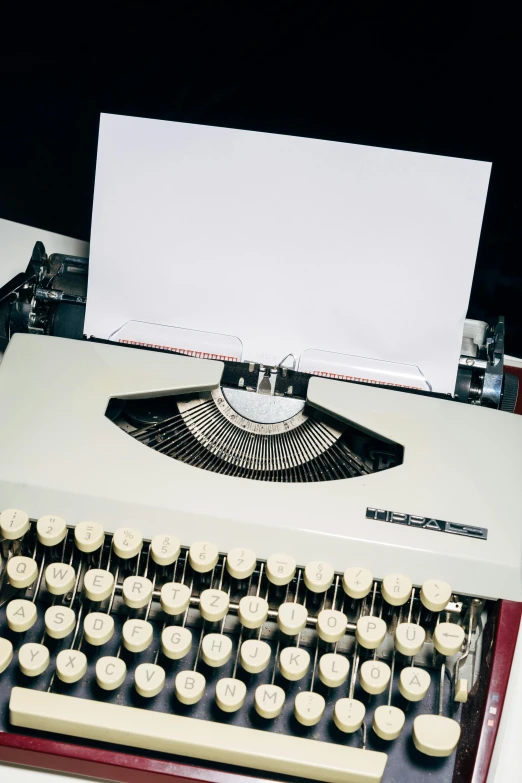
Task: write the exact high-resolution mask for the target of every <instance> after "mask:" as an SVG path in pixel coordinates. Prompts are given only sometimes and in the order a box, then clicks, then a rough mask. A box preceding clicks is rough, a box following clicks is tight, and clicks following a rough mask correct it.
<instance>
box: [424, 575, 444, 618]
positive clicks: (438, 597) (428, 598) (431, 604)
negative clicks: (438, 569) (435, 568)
mask: <svg viewBox="0 0 522 783" xmlns="http://www.w3.org/2000/svg"><path fill="white" fill-rule="evenodd" d="M451 592H452V591H451V585H449V584H448V583H447V582H441V581H440V580H439V579H427V580H426V581H425V582H424V584H423V585H422V588H421V592H420V599H421V601H422V603H423V605H424V606H425V607H426V609H429V610H430V612H442V611H443V610H444V609H445V608H446V606H447V605H448V602H449V601H450V599H451Z"/></svg>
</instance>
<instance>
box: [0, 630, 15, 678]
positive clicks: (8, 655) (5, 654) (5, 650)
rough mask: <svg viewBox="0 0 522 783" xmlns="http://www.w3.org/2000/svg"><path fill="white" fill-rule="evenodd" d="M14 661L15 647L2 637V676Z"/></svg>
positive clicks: (0, 643) (0, 663)
mask: <svg viewBox="0 0 522 783" xmlns="http://www.w3.org/2000/svg"><path fill="white" fill-rule="evenodd" d="M12 660H13V645H12V642H10V641H9V639H4V638H3V637H1V636H0V674H2V672H5V670H6V669H7V667H8V666H9V664H10V663H11V661H12Z"/></svg>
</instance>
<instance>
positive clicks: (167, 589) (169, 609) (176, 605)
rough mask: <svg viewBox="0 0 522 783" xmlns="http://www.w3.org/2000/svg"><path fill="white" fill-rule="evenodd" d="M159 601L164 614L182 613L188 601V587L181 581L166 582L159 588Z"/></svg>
mask: <svg viewBox="0 0 522 783" xmlns="http://www.w3.org/2000/svg"><path fill="white" fill-rule="evenodd" d="M160 601H161V608H162V609H163V611H164V612H165V614H171V615H178V614H183V612H184V611H185V610H186V609H187V607H188V605H189V603H190V588H189V587H188V586H187V585H183V584H181V582H166V583H165V584H164V585H163V587H162V588H161V594H160Z"/></svg>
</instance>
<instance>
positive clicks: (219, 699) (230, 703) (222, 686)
mask: <svg viewBox="0 0 522 783" xmlns="http://www.w3.org/2000/svg"><path fill="white" fill-rule="evenodd" d="M245 697H246V685H245V683H244V682H243V681H242V680H235V679H232V678H231V677H223V679H222V680H218V681H217V683H216V704H217V705H218V707H219V709H220V710H223V712H237V710H240V709H241V707H242V706H243V704H244V703H245Z"/></svg>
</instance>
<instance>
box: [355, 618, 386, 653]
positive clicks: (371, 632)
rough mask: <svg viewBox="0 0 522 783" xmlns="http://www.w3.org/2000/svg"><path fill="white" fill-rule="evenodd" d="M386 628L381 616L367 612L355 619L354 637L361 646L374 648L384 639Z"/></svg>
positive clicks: (369, 648)
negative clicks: (374, 615)
mask: <svg viewBox="0 0 522 783" xmlns="http://www.w3.org/2000/svg"><path fill="white" fill-rule="evenodd" d="M386 630H387V629H386V623H385V622H384V620H383V619H382V618H381V617H373V615H371V614H368V615H365V616H364V617H359V619H358V620H357V627H356V630H355V637H356V639H357V641H358V642H359V644H360V645H361V647H365V648H366V649H367V650H375V649H376V648H377V647H378V646H379V645H380V644H382V642H383V641H384V637H385V636H386Z"/></svg>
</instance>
